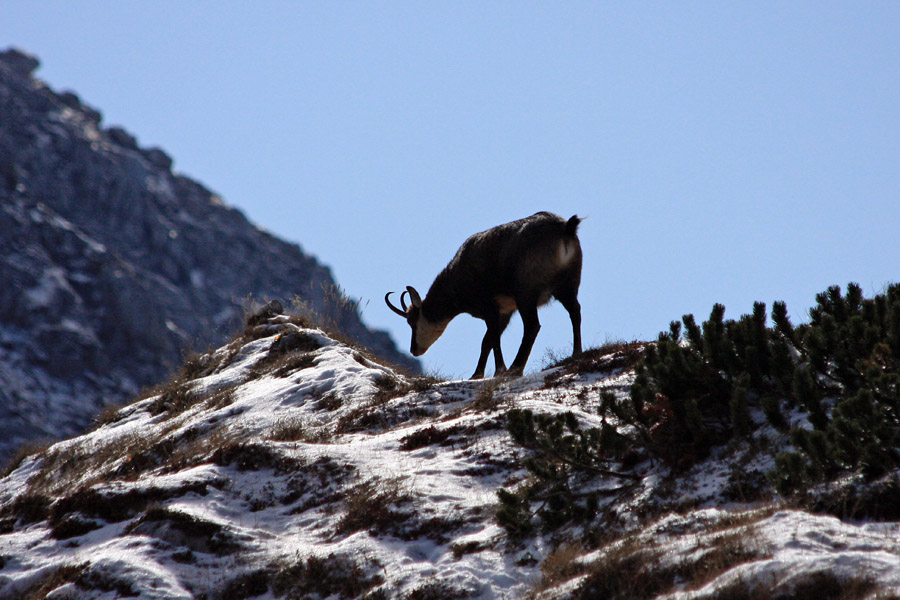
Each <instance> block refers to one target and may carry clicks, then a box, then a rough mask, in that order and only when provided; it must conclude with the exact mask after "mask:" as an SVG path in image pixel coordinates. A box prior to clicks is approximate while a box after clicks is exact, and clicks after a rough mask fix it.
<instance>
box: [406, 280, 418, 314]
mask: <svg viewBox="0 0 900 600" xmlns="http://www.w3.org/2000/svg"><path fill="white" fill-rule="evenodd" d="M406 291H407V292H409V299H410V300H411V301H412V304H413V306H415V307H416V308H422V298H421V296H419V292H417V291H416V288H414V287H413V286H411V285H408V286H406Z"/></svg>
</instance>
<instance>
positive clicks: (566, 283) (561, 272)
mask: <svg viewBox="0 0 900 600" xmlns="http://www.w3.org/2000/svg"><path fill="white" fill-rule="evenodd" d="M580 222H581V219H579V218H578V216H573V217H572V218H571V219H569V220H568V221H566V220H565V219H563V218H562V217H560V216H558V215H554V214H552V213H548V212H539V213H536V214H534V215H531V216H530V217H526V218H524V219H519V220H518V221H513V222H511V223H506V224H505V225H498V226H497V227H494V228H492V229H488V230H487V231H483V232H481V233H476V234H475V235H473V236H471V237H470V238H469V239H467V240H466V241H465V242H464V243H463V245H462V246H460V248H459V250H458V251H457V252H456V256H454V257H453V260H451V261H450V263H449V264H448V265H447V266H446V267H444V270H443V271H441V272H440V273H439V274H438V276H437V277H436V278H435V279H434V283H432V284H431V288H430V289H429V290H428V294H427V295H426V296H425V298H422V297H421V296H419V293H418V292H417V291H416V290H415V288H413V287H412V286H407V288H406V291H405V292H403V293H402V294H400V306H402V309H400V308H397V307H396V306H394V305H393V304H391V301H390V295H391V294H392V293H393V292H388V293H387V294H385V296H384V301H385V302H386V303H387V305H388V307H389V308H390V309H391V310H392V311H394V312H395V313H397V314H398V315H400V316H401V317H403V318H405V319H406V321H407V323H409V325H410V327H412V341H411V343H410V352H411V353H412V355H413V356H421V355H422V354H424V353H425V351H426V350H428V348H429V347H430V346H431V345H432V344H433V343H434V342H435V340H437V339H438V338H439V337H440V336H441V334H442V333H444V329H446V328H447V325H448V324H449V323H450V321H451V320H452V319H453V318H454V317H455V316H457V315H459V314H461V313H468V314H470V315H472V316H473V317H476V318H478V319H482V320H483V321H484V322H485V324H486V325H487V333H485V334H484V339H482V340H481V356H479V357H478V366H476V367H475V373H474V374H473V375H472V379H480V378H482V377H484V368H485V365H486V364H487V359H488V355H489V354H490V353H491V351H493V352H494V367H495V368H494V372H495V376H497V375H502V374H504V373H505V374H507V375H521V374H522V371H523V370H524V368H525V363H526V362H528V356H529V355H530V354H531V348H532V346H533V345H534V340H535V338H536V337H537V334H538V330H539V329H540V328H541V324H540V321H539V320H538V307H539V306H543V305H544V304H547V302H549V301H550V298H551V297H553V298H556V299H557V300H559V301H560V303H562V305H563V306H564V307H565V309H566V310H567V311H568V313H569V318H570V319H571V321H572V336H573V341H572V356H578V355H580V354H581V305H580V304H579V303H578V286H579V285H580V284H581V244H580V243H579V242H578V236H577V235H576V232H577V230H578V224H579V223H580ZM407 294H409V299H410V305H409V306H407V305H406V302H405V300H404V298H405V296H406V295H407ZM517 310H518V311H519V313H520V314H521V315H522V323H523V325H524V334H523V336H522V344H521V345H520V346H519V352H518V353H517V354H516V358H515V360H513V363H512V365H510V368H509V370H507V369H506V366H505V365H504V363H503V354H502V352H501V350H500V336H501V334H502V333H503V331H504V330H505V329H506V326H507V325H508V324H509V319H510V317H512V314H513V313H514V312H516V311H517Z"/></svg>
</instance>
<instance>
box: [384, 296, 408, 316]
mask: <svg viewBox="0 0 900 600" xmlns="http://www.w3.org/2000/svg"><path fill="white" fill-rule="evenodd" d="M393 293H394V292H388V293H387V294H385V295H384V301H385V303H386V304H387V305H388V308H390V309H391V310H392V311H394V312H395V313H397V314H398V315H400V316H401V317H403V318H404V319H405V318H406V311H405V310H400V309H399V308H397V307H396V306H394V305H393V304H391V301H390V300H388V298H389V297H390V295H391V294H393ZM400 304H403V296H401V297H400ZM404 308H405V306H404Z"/></svg>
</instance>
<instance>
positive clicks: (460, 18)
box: [0, 0, 900, 376]
mask: <svg viewBox="0 0 900 600" xmlns="http://www.w3.org/2000/svg"><path fill="white" fill-rule="evenodd" d="M0 44H2V45H3V46H8V45H16V46H19V47H21V48H23V49H25V50H27V51H30V52H32V53H34V54H35V55H37V56H38V57H39V58H40V59H41V61H42V67H41V69H40V70H39V71H38V73H37V74H38V76H39V77H41V78H42V79H44V80H45V81H47V82H48V83H49V85H51V86H52V87H53V88H55V89H57V90H65V89H70V90H74V91H76V92H77V93H78V94H79V95H80V96H81V98H82V99H83V100H84V101H85V102H86V103H87V104H89V105H91V106H94V107H96V108H98V109H100V110H101V112H102V113H103V115H104V123H105V124H107V125H110V126H111V125H122V126H124V127H125V128H126V129H127V130H129V131H130V132H131V133H133V134H135V135H136V136H137V138H138V141H139V143H140V144H141V145H144V146H160V147H162V148H164V149H165V150H166V151H167V152H169V154H170V155H172V157H173V158H174V159H175V168H176V170H178V171H180V172H182V173H184V174H186V175H188V176H190V177H193V178H195V179H198V180H200V181H201V182H203V183H204V184H206V185H207V186H208V187H209V188H211V189H213V190H215V191H216V192H217V193H218V194H220V195H221V196H222V197H223V198H224V200H225V201H226V202H227V203H229V204H232V205H234V206H237V207H239V208H240V209H242V210H243V211H244V212H245V213H246V214H247V215H248V217H249V218H250V219H251V220H253V221H254V222H256V223H257V224H259V225H260V226H262V227H264V228H266V229H268V230H271V231H273V232H274V233H276V234H278V235H280V236H282V237H284V238H287V239H289V240H292V241H296V242H298V243H300V244H301V246H303V248H304V249H305V250H307V251H308V252H310V253H312V254H315V255H316V256H317V257H319V259H320V260H321V261H323V262H324V263H326V264H328V265H329V266H330V267H331V268H332V270H333V272H334V274H335V276H336V278H337V280H338V281H339V283H340V284H341V285H342V286H343V287H344V288H345V289H346V291H347V292H348V293H349V294H350V295H351V296H353V297H356V298H361V299H362V302H363V305H364V307H365V308H364V312H363V317H364V320H366V321H367V322H368V323H369V324H371V325H373V326H376V327H381V328H387V329H389V330H390V331H392V333H394V336H395V339H397V340H398V342H399V343H400V345H401V346H402V347H406V346H407V345H408V339H407V338H408V328H407V326H406V324H405V323H404V322H403V321H402V320H401V319H400V318H399V317H397V316H395V315H393V314H392V313H390V312H389V311H388V310H387V308H386V307H385V306H384V303H383V302H382V299H381V298H382V296H383V295H384V292H386V291H389V290H401V289H403V287H404V286H406V285H410V284H411V285H414V286H416V287H417V288H418V289H419V290H420V291H422V292H424V291H425V290H427V288H428V286H429V285H430V283H431V281H432V279H433V278H434V276H435V275H436V274H437V272H438V271H439V270H440V269H441V268H442V267H443V266H444V265H445V264H446V263H447V261H448V260H449V259H450V258H451V257H452V255H453V253H454V252H455V250H456V248H457V247H458V246H459V244H460V243H461V242H462V241H463V240H464V239H465V238H466V237H467V236H469V235H470V234H472V233H475V232H477V231H481V230H484V229H486V228H488V227H491V226H493V225H496V224H499V223H503V222H506V221H510V220H513V219H516V218H520V217H523V216H527V215H529V214H532V213H534V212H536V211H538V210H550V211H553V212H557V213H559V214H561V215H563V216H566V217H568V216H570V215H572V214H576V213H577V214H579V215H582V216H587V217H588V219H587V220H586V221H585V222H584V223H583V224H582V229H581V239H582V246H583V248H584V254H585V260H584V274H583V283H582V290H581V295H580V296H581V303H582V306H583V308H584V326H583V332H584V337H585V342H586V343H587V344H601V343H603V342H605V341H607V340H610V339H625V340H632V339H651V338H654V337H655V336H656V334H657V332H659V331H660V330H664V329H667V327H668V323H669V321H671V320H672V319H678V318H680V317H681V315H683V314H685V313H688V312H691V313H695V314H696V315H697V317H698V319H699V318H705V317H706V316H708V314H709V310H710V308H711V307H712V304H713V303H715V302H721V303H723V304H725V306H726V307H727V309H728V312H727V313H726V316H730V317H738V316H739V315H740V314H742V313H745V312H749V311H750V309H751V308H752V303H753V301H754V300H762V301H765V302H767V303H768V304H769V305H771V302H772V301H774V300H785V301H787V303H788V309H789V311H790V313H791V315H792V316H793V318H794V320H795V321H802V320H804V318H805V315H806V311H807V310H808V308H809V307H810V306H811V305H812V304H813V302H814V297H815V294H816V293H817V292H820V291H822V290H824V289H825V288H826V287H827V286H829V285H832V284H841V285H845V284H846V283H847V282H849V281H856V282H859V283H860V284H861V285H862V287H863V289H864V290H865V292H866V293H867V294H873V293H876V292H878V291H880V290H882V289H883V287H884V285H885V284H886V283H888V282H891V281H897V280H898V276H897V272H898V249H900V248H898V246H900V241H898V239H900V236H898V225H900V218H898V207H900V147H898V146H900V110H898V98H900V4H898V3H896V2H842V3H837V2H808V3H807V2H803V3H797V2H615V3H613V2H566V3H550V2H546V3H536V2H525V3H518V2H517V3H513V2H452V3H449V2H448V3H437V2H417V3H412V2H389V3H388V2H270V1H256V2H252V3H250V2H212V1H209V2H173V1H159V2H152V3H150V2H147V3H137V2H96V1H93V2H91V1H87V2H71V1H68V0H67V1H58V0H50V1H43V2H26V1H21V2H7V3H4V6H3V7H2V8H0ZM367 302H368V304H366V303H367ZM541 320H542V323H543V328H542V330H541V332H540V335H539V337H538V340H537V343H536V344H535V349H534V352H533V354H532V361H531V363H530V365H531V368H532V369H533V368H537V367H539V366H540V365H541V363H542V360H543V358H544V356H545V352H546V349H548V348H549V349H552V350H554V351H556V352H557V353H560V354H565V353H566V352H567V351H568V350H569V349H570V348H571V332H570V329H569V325H568V320H567V317H566V314H565V311H564V310H563V309H562V307H561V306H559V305H558V304H553V305H551V306H549V307H547V308H545V309H543V310H542V312H541ZM482 332H483V326H482V324H481V322H480V321H476V320H474V319H472V318H471V317H468V316H465V315H463V316H460V317H458V318H457V320H455V321H454V322H453V323H452V324H451V326H450V328H449V329H448V331H447V333H445V334H444V337H443V338H442V339H441V340H439V341H438V342H437V343H436V344H435V346H433V347H432V349H431V350H429V352H428V353H427V354H426V355H425V356H424V357H423V359H424V363H425V366H426V368H427V369H430V370H437V371H440V372H441V373H443V374H444V375H446V376H468V375H469V374H470V373H471V371H472V370H473V369H474V364H475V361H476V358H477V354H478V345H479V342H480V339H481V335H482ZM520 335H521V326H520V325H519V321H518V319H514V322H513V324H512V325H511V326H510V330H509V331H508V332H507V334H506V336H504V352H505V354H506V356H507V357H512V356H514V355H515V351H516V349H517V347H518V342H519V336H520Z"/></svg>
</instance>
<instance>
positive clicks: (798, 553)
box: [0, 314, 900, 600]
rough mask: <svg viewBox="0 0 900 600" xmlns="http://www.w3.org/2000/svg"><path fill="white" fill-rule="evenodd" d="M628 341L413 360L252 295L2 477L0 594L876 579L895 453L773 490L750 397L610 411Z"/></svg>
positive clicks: (320, 595)
mask: <svg viewBox="0 0 900 600" xmlns="http://www.w3.org/2000/svg"><path fill="white" fill-rule="evenodd" d="M650 347H651V345H650V344H639V343H632V344H622V345H615V346H609V347H605V348H597V349H592V350H589V351H587V352H586V353H585V354H584V356H583V357H582V358H580V359H579V360H576V361H572V360H569V361H564V362H563V363H562V364H560V365H557V366H554V367H551V368H549V369H547V370H545V371H543V372H539V373H534V374H530V375H526V376H525V377H521V378H513V379H499V380H498V379H493V380H485V381H437V380H434V379H431V378H423V377H409V376H405V375H403V374H402V373H398V372H396V371H394V370H392V369H391V368H389V367H385V366H383V365H381V364H379V363H377V362H375V361H373V360H372V359H371V357H368V356H366V355H365V353H363V352H360V350H359V349H357V348H353V347H350V346H347V345H346V344H343V343H340V342H337V341H335V340H333V339H331V338H329V337H328V336H326V335H324V333H323V332H322V331H321V330H319V329H315V328H310V327H309V324H308V323H305V322H303V321H300V320H297V319H295V318H291V317H288V316H287V315H277V314H264V315H262V316H261V317H259V318H254V319H253V320H252V321H251V324H250V325H249V326H248V327H247V329H246V330H245V331H244V334H243V335H241V336H239V337H237V338H235V339H234V340H232V341H231V342H229V343H228V344H227V345H225V346H223V347H221V348H219V349H218V350H216V351H214V352H210V353H208V354H204V355H200V356H197V357H195V358H194V359H192V360H191V361H189V363H188V364H186V365H185V366H184V368H183V369H182V371H181V373H180V374H179V376H178V377H176V378H175V379H173V380H171V381H170V382H169V383H168V384H167V385H165V386H163V387H161V388H159V389H157V390H156V391H155V392H154V393H153V394H152V395H150V396H148V397H146V398H144V399H141V400H138V401H137V402H135V403H133V404H131V405H129V406H126V407H124V408H122V409H121V410H119V411H117V412H110V413H108V414H107V415H106V416H105V418H104V420H103V423H102V424H101V425H100V426H99V427H97V428H96V429H95V430H94V431H92V432H90V433H87V434H85V435H82V436H80V437H77V438H74V439H71V440H67V441H64V442H59V443H57V444H55V445H53V446H51V447H48V448H46V449H43V450H40V451H37V452H35V453H34V454H32V455H30V456H27V457H23V458H22V459H21V460H20V462H19V463H18V464H16V465H13V467H12V470H11V471H10V472H9V473H8V474H6V476H5V477H3V478H0V599H7V598H9V599H13V598H15V599H17V600H31V599H38V598H41V599H43V598H54V599H57V600H61V599H69V598H71V599H75V598H77V599H79V600H101V599H103V600H112V599H114V598H126V597H139V598H159V599H165V600H174V599H185V600H191V599H206V600H213V599H227V600H239V599H249V598H258V599H266V600H273V599H275V598H304V599H307V598H308V599H310V600H324V599H340V600H347V599H357V598H358V599H362V600H387V599H389V598H390V599H394V598H396V599H402V600H461V599H465V598H471V599H484V600H500V599H512V598H522V599H531V600H594V599H644V598H646V599H649V598H666V599H671V600H676V599H677V600H700V599H703V600H724V599H750V598H753V599H768V600H775V599H782V600H787V599H802V598H816V599H817V600H826V599H834V600H837V599H844V600H848V599H860V600H861V599H863V598H878V599H881V600H887V599H895V598H898V597H900V596H898V593H900V549H898V546H897V539H898V535H900V523H898V522H897V514H898V512H897V511H898V508H897V507H898V504H897V502H896V496H895V495H894V496H892V495H891V494H890V493H888V494H885V493H884V492H885V490H889V489H893V490H896V489H897V487H896V483H897V477H898V473H897V470H896V469H894V470H892V471H891V472H890V473H889V474H888V476H887V478H886V479H883V480H882V481H881V483H877V482H876V483H874V484H873V483H872V482H870V483H869V484H867V485H864V486H859V485H858V483H859V482H858V481H857V482H856V483H853V482H851V481H849V479H847V478H845V481H844V482H843V483H841V484H839V485H837V486H836V487H834V488H832V490H831V492H829V493H826V494H821V493H819V494H812V495H810V496H808V497H806V498H797V497H794V498H791V497H787V496H785V497H780V496H778V495H777V494H775V493H774V492H773V490H772V488H771V486H769V485H768V484H767V483H766V478H765V477H764V476H763V475H762V474H763V473H765V472H767V471H769V470H771V469H772V467H773V465H774V463H775V460H774V459H773V456H774V455H775V454H776V453H778V452H779V451H781V450H782V449H784V448H786V447H788V445H789V444H788V439H787V436H786V435H784V434H781V433H779V431H778V429H776V428H775V427H773V426H772V425H771V424H770V423H768V422H767V417H766V416H765V415H763V414H762V412H761V411H759V410H754V411H752V412H751V413H750V415H749V417H748V418H749V423H748V425H749V426H750V428H751V430H752V431H751V433H748V434H747V435H745V436H739V437H733V438H731V439H728V438H724V439H722V440H719V441H717V442H716V443H714V444H712V445H711V446H710V447H709V448H708V451H707V452H705V453H704V454H703V455H700V454H695V455H694V456H693V458H692V460H691V462H690V463H689V464H686V463H685V461H684V460H683V458H684V457H678V458H679V460H677V461H670V460H668V459H667V458H666V457H667V456H668V454H669V453H670V452H671V450H672V447H673V445H674V444H671V443H670V444H669V445H668V446H667V447H661V446H660V445H657V444H658V443H659V442H660V441H661V440H663V439H669V437H670V435H669V434H671V433H672V429H671V428H672V427H673V424H672V422H671V420H670V418H671V415H667V414H666V413H665V411H664V410H662V409H661V408H660V406H654V407H652V410H648V411H643V412H644V417H645V418H646V422H647V429H645V430H643V431H641V430H640V429H636V428H635V426H634V425H632V424H629V423H628V419H629V415H628V409H629V407H630V406H631V405H632V398H630V396H629V389H630V388H632V387H633V385H634V384H635V382H636V380H637V379H638V377H639V375H638V374H637V370H639V368H638V369H636V366H635V365H636V364H640V363H639V362H638V361H640V360H643V359H644V358H645V357H646V356H647V355H648V354H649V352H650V350H649V348H650ZM612 412H614V413H616V414H619V415H621V417H622V418H617V417H613V416H612V414H611V413H612ZM523 415H532V416H530V417H528V418H526V419H524V420H523V419H522V418H521V417H522V416H523ZM784 416H785V419H788V420H789V421H790V422H791V423H794V424H796V425H797V426H799V427H808V426H809V421H808V420H807V418H806V417H807V414H806V413H805V412H803V411H801V410H796V409H795V410H792V411H790V412H789V413H788V414H785V415H784ZM523 422H532V424H533V425H534V426H535V427H534V428H533V429H529V428H522V427H514V425H515V424H516V423H518V424H522V423H523ZM723 422H724V421H723V420H722V419H721V418H717V419H716V420H715V424H716V425H717V426H718V425H721V424H722V423H723ZM544 426H546V428H545V427H544ZM545 430H546V431H550V432H552V433H553V434H554V435H550V436H547V437H545V436H544V431H545ZM517 431H518V433H516V432H517ZM523 432H524V435H522V433H523ZM626 440H631V442H633V443H632V444H624V445H623V443H622V442H624V441H626ZM675 441H676V442H677V440H675ZM645 443H648V444H649V445H644V444H645ZM598 448H603V449H604V450H603V452H600V453H598V452H597V449H598ZM695 449H696V447H695ZM885 482H888V483H890V485H887V487H885ZM891 486H893V487H891ZM849 489H853V490H854V491H855V493H854V494H852V495H848V494H847V493H846V492H847V491H848V490H849ZM840 490H843V492H844V493H840ZM879 490H880V491H879ZM498 491H499V492H501V493H498ZM828 498H830V501H825V500H827V499H828Z"/></svg>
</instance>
